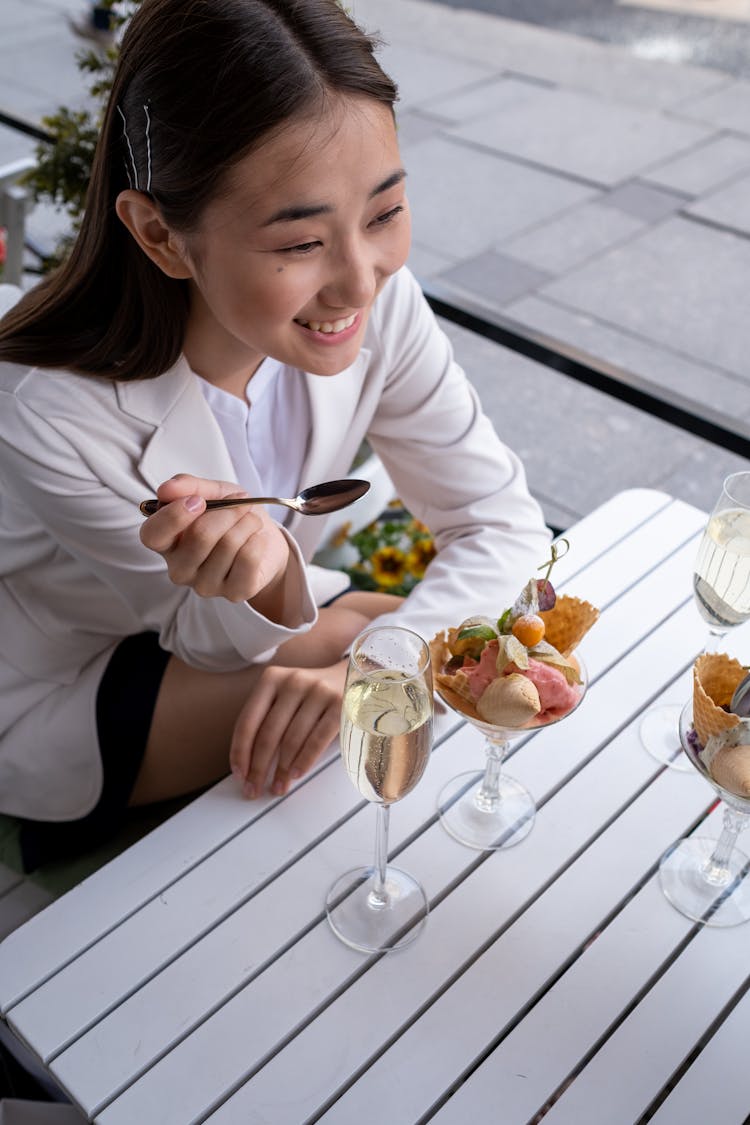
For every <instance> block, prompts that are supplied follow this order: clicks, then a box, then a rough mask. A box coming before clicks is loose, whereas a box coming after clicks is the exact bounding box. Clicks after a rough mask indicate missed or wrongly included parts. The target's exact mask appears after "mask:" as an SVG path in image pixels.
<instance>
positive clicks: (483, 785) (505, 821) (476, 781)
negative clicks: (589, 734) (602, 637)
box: [436, 653, 588, 852]
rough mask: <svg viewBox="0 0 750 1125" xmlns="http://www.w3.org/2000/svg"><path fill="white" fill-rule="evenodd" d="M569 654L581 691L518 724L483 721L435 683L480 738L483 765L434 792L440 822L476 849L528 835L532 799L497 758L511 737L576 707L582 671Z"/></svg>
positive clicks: (493, 847)
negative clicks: (536, 719)
mask: <svg viewBox="0 0 750 1125" xmlns="http://www.w3.org/2000/svg"><path fill="white" fill-rule="evenodd" d="M573 659H574V660H575V662H576V663H577V665H578V670H579V675H580V677H581V681H582V684H581V694H580V695H579V697H578V700H577V702H576V704H575V706H574V707H573V708H571V710H570V711H568V712H567V713H566V714H565V715H562V716H561V717H560V719H548V720H547V721H546V722H541V723H533V722H532V723H530V724H529V725H528V726H524V727H516V728H508V727H498V726H493V725H492V724H491V723H485V722H483V720H481V719H479V718H476V717H475V716H474V715H472V714H470V713H469V711H468V708H467V705H466V704H465V703H464V701H463V700H462V699H461V697H460V696H458V695H456V694H455V693H454V692H450V691H446V690H445V689H443V688H441V687H440V686H438V687H437V688H436V691H437V693H438V695H439V697H440V698H441V699H442V701H443V702H444V703H445V704H446V706H448V707H450V709H451V710H452V711H454V712H455V713H456V714H457V715H460V716H461V717H462V718H464V719H466V720H467V722H469V723H471V725H472V726H473V727H476V729H477V730H478V731H480V732H481V733H482V734H483V735H484V739H485V751H486V754H487V764H486V766H485V768H484V770H469V771H467V772H466V773H460V774H458V776H457V777H454V778H452V779H451V780H450V781H448V782H447V783H446V784H445V785H444V786H443V788H442V790H441V791H440V796H439V797H438V811H439V813H440V820H441V822H442V825H443V827H444V828H445V830H446V831H447V832H448V833H449V834H450V835H451V836H453V837H454V838H455V839H456V840H458V841H459V842H460V843H462V844H466V846H467V847H469V848H476V849H477V851H483V852H484V851H497V850H499V849H500V848H511V847H513V846H514V845H515V844H519V843H520V842H521V840H523V839H524V837H526V836H528V834H529V832H530V831H531V829H532V827H533V825H534V818H535V816H536V802H535V801H534V798H533V797H532V795H531V793H529V791H528V789H526V788H524V786H523V785H521V783H520V782H519V781H516V780H515V778H513V777H508V775H507V774H506V773H504V772H503V762H504V761H505V758H506V757H507V755H508V751H509V750H510V743H511V741H512V740H513V739H517V738H520V737H521V736H522V735H525V734H531V733H532V732H533V731H536V730H541V729H542V728H543V727H550V726H552V725H553V724H554V723H558V722H560V721H561V719H565V718H567V717H568V715H571V714H572V713H573V711H575V710H576V709H577V708H578V707H580V705H581V701H582V700H583V697H584V695H585V694H586V688H587V686H588V674H587V671H586V666H585V664H584V663H583V661H582V660H581V658H580V657H579V656H578V654H577V653H576V654H575V656H574V657H573Z"/></svg>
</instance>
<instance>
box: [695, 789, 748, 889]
mask: <svg viewBox="0 0 750 1125" xmlns="http://www.w3.org/2000/svg"><path fill="white" fill-rule="evenodd" d="M746 823H747V815H746V814H745V813H741V812H737V811H736V810H735V809H730V808H729V806H728V805H726V806H725V807H724V827H723V828H722V831H721V836H719V839H718V840H717V841H716V847H715V848H714V850H713V852H712V854H711V857H710V859H708V860H707V862H706V864H705V866H704V868H703V876H704V878H705V880H706V882H707V883H710V884H711V886H712V887H725V886H726V885H727V883H728V882H729V880H730V879H731V877H732V872H731V869H730V867H729V859H730V857H731V855H732V852H733V851H734V845H735V844H736V843H737V837H738V836H739V834H740V832H741V831H742V829H743V828H744V827H745V824H746Z"/></svg>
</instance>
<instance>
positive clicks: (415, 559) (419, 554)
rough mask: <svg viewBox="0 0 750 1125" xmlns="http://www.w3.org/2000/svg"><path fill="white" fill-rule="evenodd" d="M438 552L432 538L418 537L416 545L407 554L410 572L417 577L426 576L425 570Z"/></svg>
mask: <svg viewBox="0 0 750 1125" xmlns="http://www.w3.org/2000/svg"><path fill="white" fill-rule="evenodd" d="M436 554H437V552H436V550H435V544H434V542H433V541H432V539H427V538H425V539H417V541H416V542H415V543H414V546H413V547H412V549H411V550H410V551H409V554H408V555H407V556H406V566H407V569H408V571H409V574H413V575H414V577H415V578H424V572H425V571H426V570H427V567H428V565H429V564H430V563H431V562H432V560H433V559H434V558H435V555H436Z"/></svg>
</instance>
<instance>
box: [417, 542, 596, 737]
mask: <svg viewBox="0 0 750 1125" xmlns="http://www.w3.org/2000/svg"><path fill="white" fill-rule="evenodd" d="M553 561H554V555H553ZM549 565H551V564H549ZM598 616H599V610H598V609H596V608H595V607H594V606H592V605H590V604H589V603H588V602H585V601H581V600H580V599H579V598H574V597H569V596H566V595H562V596H559V597H558V596H557V595H556V593H555V590H554V589H553V587H552V583H551V582H550V581H549V577H547V578H543V579H542V578H540V579H536V578H532V579H531V580H530V581H529V582H528V583H527V584H526V586H525V587H524V589H523V590H522V591H521V593H520V595H519V596H518V598H517V599H516V601H515V602H514V604H513V605H512V606H511V607H510V608H509V609H506V610H505V612H504V613H503V614H502V616H501V617H500V618H498V619H497V620H496V621H495V620H493V619H492V618H489V617H484V616H480V617H470V618H468V620H466V621H463V622H462V623H461V624H460V625H458V626H457V627H455V628H450V629H448V630H447V632H445V631H443V632H442V633H439V634H437V636H435V637H434V638H433V640H432V641H431V643H430V650H431V655H432V662H433V669H434V673H435V681H436V686H437V689H438V692H439V693H440V694H441V695H442V696H443V698H444V699H445V700H446V702H447V703H449V704H450V705H451V706H452V707H453V708H454V709H456V710H459V711H462V712H463V713H464V714H465V715H467V716H468V717H469V718H473V719H475V720H476V719H479V720H481V721H482V722H485V723H489V724H491V725H492V726H496V727H503V728H505V729H507V730H520V729H524V728H528V727H535V726H539V725H541V724H544V723H549V722H552V721H554V720H556V719H561V718H563V716H565V715H567V714H568V712H570V711H572V710H573V708H574V707H575V706H576V704H577V703H578V702H579V700H580V698H581V695H582V692H583V685H582V681H581V677H580V674H579V672H580V668H579V665H578V662H577V661H576V658H575V655H574V650H575V648H576V646H577V645H578V644H579V642H580V640H581V639H582V637H583V636H584V634H585V633H586V632H588V630H589V629H590V628H591V626H592V625H593V624H594V622H595V621H596V619H597V618H598Z"/></svg>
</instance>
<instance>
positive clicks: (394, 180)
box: [368, 168, 406, 199]
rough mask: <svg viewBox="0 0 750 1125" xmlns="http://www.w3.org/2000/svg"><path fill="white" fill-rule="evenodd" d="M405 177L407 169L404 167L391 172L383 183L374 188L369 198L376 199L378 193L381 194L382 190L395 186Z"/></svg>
mask: <svg viewBox="0 0 750 1125" xmlns="http://www.w3.org/2000/svg"><path fill="white" fill-rule="evenodd" d="M405 179H406V170H405V169H404V168H398V169H397V170H396V171H395V172H391V174H390V176H388V177H386V179H384V180H383V182H382V184H378V186H377V187H376V188H373V190H372V191H371V192H370V195H369V197H368V198H369V199H374V198H375V196H376V195H380V194H381V192H384V191H389V190H390V189H391V188H392V187H395V186H396V184H400V183H401V182H402V181H403V180H405Z"/></svg>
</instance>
